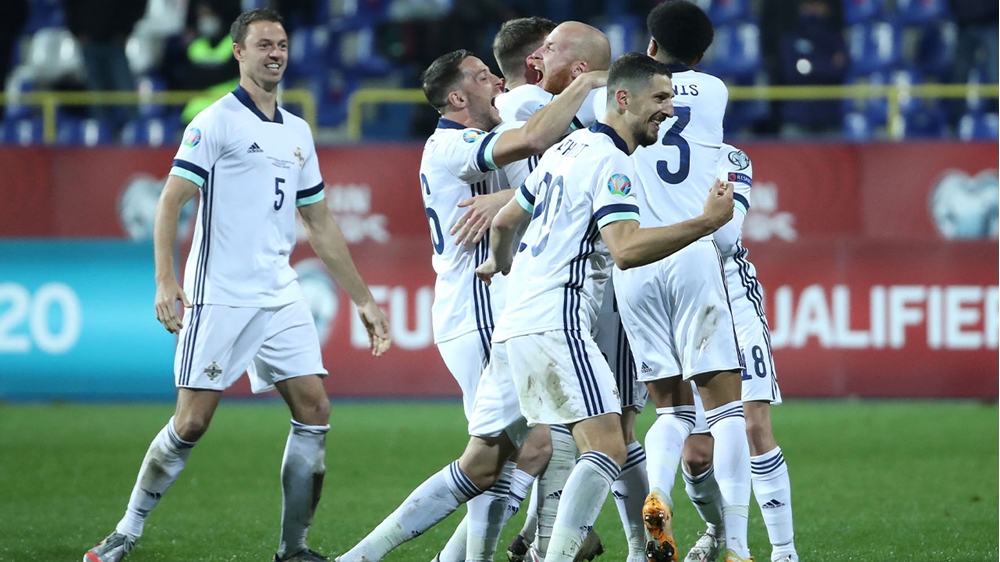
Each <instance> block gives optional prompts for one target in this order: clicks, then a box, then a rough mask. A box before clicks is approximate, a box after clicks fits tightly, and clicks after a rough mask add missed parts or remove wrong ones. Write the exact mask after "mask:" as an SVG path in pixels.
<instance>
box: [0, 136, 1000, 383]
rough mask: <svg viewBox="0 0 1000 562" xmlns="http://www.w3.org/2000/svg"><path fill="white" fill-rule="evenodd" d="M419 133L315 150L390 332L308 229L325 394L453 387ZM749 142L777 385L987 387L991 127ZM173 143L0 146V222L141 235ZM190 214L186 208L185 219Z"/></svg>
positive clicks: (302, 268)
mask: <svg viewBox="0 0 1000 562" xmlns="http://www.w3.org/2000/svg"><path fill="white" fill-rule="evenodd" d="M421 148H422V147H421V146H419V145H377V146H353V147H338V148H320V149H319V156H320V167H321V169H322V172H323V177H324V180H325V182H326V185H327V190H326V201H327V205H328V206H329V207H330V210H331V212H332V213H333V214H334V216H335V217H336V218H337V221H338V223H339V224H340V225H341V228H342V230H343V231H344V234H345V236H346V237H347V239H348V241H349V242H350V244H351V251H352V254H353V255H354V258H355V261H356V262H357V264H358V267H359V269H360V270H361V272H362V274H363V275H364V277H365V279H366V280H367V281H368V283H369V284H370V285H371V287H372V291H373V294H374V295H375V297H376V299H377V300H378V301H379V303H380V304H381V305H382V307H383V308H384V309H385V310H386V312H387V314H388V316H389V319H390V322H391V324H392V336H393V340H394V347H393V349H392V350H391V351H390V352H389V353H388V354H387V355H386V356H385V357H382V358H379V359H374V358H372V357H371V355H370V353H369V352H368V351H367V338H366V337H365V334H364V330H363V328H362V327H361V326H360V322H359V320H358V319H357V316H356V314H355V312H354V310H353V307H352V305H351V303H350V301H349V299H347V296H346V294H344V293H343V291H342V290H340V289H339V288H338V287H337V286H336V284H335V282H334V281H333V280H332V279H331V278H330V276H329V274H327V273H326V271H325V269H324V268H323V267H322V266H321V264H318V262H317V260H315V256H314V254H313V253H312V251H311V249H310V248H309V245H308V243H307V241H306V240H305V236H304V233H302V235H301V236H300V244H299V246H298V248H297V249H296V251H295V253H294V254H293V259H292V262H293V265H294V266H295V267H296V269H297V270H298V271H299V276H300V281H301V284H302V286H303V289H304V292H305V293H306V295H307V299H308V300H309V303H310V306H311V307H312V310H313V313H314V316H315V317H316V320H317V326H318V327H319V331H320V333H321V337H322V338H323V341H324V343H323V352H324V360H325V363H326V366H327V368H328V369H329V371H330V373H331V376H330V377H329V378H328V379H327V388H328V389H329V391H330V393H331V395H334V396H452V395H457V394H458V387H457V385H456V384H455V383H454V381H453V380H452V379H451V377H450V375H449V374H448V372H447V370H446V369H445V367H444V364H443V362H442V361H441V358H440V356H439V355H438V352H437V350H436V348H435V347H434V345H433V336H432V332H431V318H430V310H431V303H432V302H433V298H434V292H433V284H434V274H433V271H432V270H431V266H430V256H431V243H430V238H429V236H430V235H429V233H428V228H427V222H426V216H425V214H424V211H423V205H422V203H421V200H420V194H419V182H418V181H417V170H418V167H419V161H420V152H421ZM742 148H744V149H745V150H746V151H747V153H748V154H749V155H750V157H751V158H752V160H753V168H754V173H755V178H754V187H753V196H752V205H751V211H750V213H749V215H748V217H747V222H746V225H745V228H744V243H745V245H746V246H747V247H748V248H749V249H750V256H749V257H750V259H751V261H753V262H754V263H755V264H756V265H757V271H758V275H759V277H760V279H761V281H762V283H763V284H764V287H765V289H766V299H765V300H766V307H767V312H768V316H769V321H770V325H771V327H772V331H773V333H772V343H773V345H774V348H775V349H774V351H775V360H776V363H777V370H778V373H779V380H780V381H781V385H782V389H783V393H784V394H785V395H786V396H850V395H858V396H900V397H981V398H996V396H997V393H998V380H1000V366H998V361H997V358H998V354H997V337H998V332H1000V330H998V326H997V316H998V310H1000V304H998V302H997V281H998V271H1000V260H998V246H997V217H998V193H1000V187H998V180H997V168H998V166H997V154H998V148H997V144H996V143H971V144H970V143H943V142H934V143H913V144H895V143H893V144H888V143H886V144H878V143H876V144H865V145H849V144H800V145H791V144H749V145H746V146H743V147H742ZM172 158H173V150H170V149H161V150H147V149H122V148H106V149H57V150H49V149H40V148H32V149H21V148H4V149H0V166H2V167H3V169H4V174H3V177H2V178H0V182H2V183H0V195H2V196H3V200H4V201H5V205H3V206H0V237H39V236H51V237H114V238H129V237H131V238H145V237H148V236H150V235H151V232H152V218H153V210H154V209H155V206H156V201H157V198H158V196H159V191H160V189H162V184H163V181H164V179H165V176H166V174H167V171H168V169H169V165H170V162H171V159H172ZM192 219H193V207H192V208H191V209H189V210H188V211H187V212H186V213H184V215H183V216H182V223H183V224H182V229H181V232H182V233H185V236H189V235H190V229H191V227H192V222H193V220H192ZM181 252H182V253H184V254H186V252H187V244H182V248H181ZM150 300H152V295H150ZM150 308H151V311H150V314H152V307H150ZM0 314H2V308H0ZM234 390H235V391H237V392H249V388H248V387H247V386H239V387H238V388H236V389H234Z"/></svg>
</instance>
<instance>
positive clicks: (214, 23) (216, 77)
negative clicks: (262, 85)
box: [174, 0, 240, 124]
mask: <svg viewBox="0 0 1000 562" xmlns="http://www.w3.org/2000/svg"><path fill="white" fill-rule="evenodd" d="M239 15H240V0H192V2H191V4H189V5H188V14H187V20H186V26H185V31H184V40H185V43H186V44H187V50H186V51H185V54H186V55H187V60H186V61H185V64H184V65H183V66H184V71H183V74H182V75H181V76H179V77H178V80H176V82H175V83H174V86H175V87H176V88H177V89H180V90H205V94H204V95H202V96H198V97H196V98H194V99H192V100H191V101H190V102H188V104H187V105H185V106H184V111H183V113H181V121H183V122H184V123H185V124H186V123H190V122H191V120H192V119H194V116H195V115H197V114H198V113H199V112H201V110H203V109H205V108H207V107H208V106H210V105H212V104H213V103H215V101H216V100H217V99H219V98H221V97H222V96H224V95H226V94H228V93H229V92H231V91H232V90H235V89H236V86H237V85H239V78H240V68H239V63H237V62H236V59H235V58H233V40H232V38H231V37H230V36H229V25H230V24H231V23H233V21H234V20H235V19H236V17H237V16H239Z"/></svg>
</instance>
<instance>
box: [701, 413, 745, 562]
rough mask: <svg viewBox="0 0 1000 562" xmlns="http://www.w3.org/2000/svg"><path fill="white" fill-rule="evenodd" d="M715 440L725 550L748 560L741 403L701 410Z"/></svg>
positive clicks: (743, 430) (716, 475) (743, 431)
mask: <svg viewBox="0 0 1000 562" xmlns="http://www.w3.org/2000/svg"><path fill="white" fill-rule="evenodd" d="M705 418H706V420H707V421H708V427H710V428H711V430H712V437H714V438H715V453H714V463H715V480H716V482H718V483H719V491H720V492H721V493H722V521H723V526H724V527H725V532H726V548H727V549H728V550H732V551H733V552H735V553H736V554H737V555H738V556H740V557H743V558H748V557H749V556H750V548H749V547H748V546H747V516H748V515H749V513H750V445H749V444H748V443H747V424H746V419H744V417H743V403H742V402H730V403H729V404H724V405H722V406H719V407H718V408H714V409H712V410H706V411H705Z"/></svg>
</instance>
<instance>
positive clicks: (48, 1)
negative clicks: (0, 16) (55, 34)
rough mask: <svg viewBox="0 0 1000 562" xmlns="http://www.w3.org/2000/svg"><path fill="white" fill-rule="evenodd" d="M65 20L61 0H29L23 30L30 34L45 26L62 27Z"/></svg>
mask: <svg viewBox="0 0 1000 562" xmlns="http://www.w3.org/2000/svg"><path fill="white" fill-rule="evenodd" d="M65 22H66V14H65V12H63V7H62V1H61V0H31V2H30V3H29V6H28V21H27V22H26V23H25V25H24V30H23V32H24V33H25V34H31V33H34V32H36V31H38V30H39V29H45V28H46V27H62V26H63V25H65Z"/></svg>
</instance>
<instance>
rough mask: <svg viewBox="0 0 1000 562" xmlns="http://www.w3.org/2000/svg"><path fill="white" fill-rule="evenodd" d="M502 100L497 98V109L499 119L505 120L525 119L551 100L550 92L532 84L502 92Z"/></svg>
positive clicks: (507, 121)
mask: <svg viewBox="0 0 1000 562" xmlns="http://www.w3.org/2000/svg"><path fill="white" fill-rule="evenodd" d="M502 96H503V100H502V101H501V100H500V99H498V100H497V110H498V111H499V112H500V119H501V120H502V121H503V122H505V123H509V122H514V121H527V120H528V118H529V117H531V116H532V115H534V114H535V112H537V111H538V110H539V109H541V108H542V107H545V104H547V103H549V102H550V101H552V94H550V93H548V92H546V91H545V90H543V89H541V88H540V87H538V86H536V85H534V84H526V85H524V86H519V87H517V88H514V89H513V90H511V91H509V92H507V93H506V94H502Z"/></svg>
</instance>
